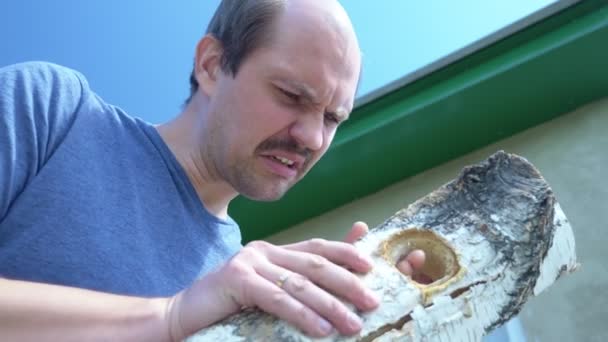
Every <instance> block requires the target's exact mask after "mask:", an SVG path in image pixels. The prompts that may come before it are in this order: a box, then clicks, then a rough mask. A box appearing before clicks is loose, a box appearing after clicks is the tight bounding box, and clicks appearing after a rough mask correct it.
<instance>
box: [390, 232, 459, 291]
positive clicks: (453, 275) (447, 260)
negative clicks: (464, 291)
mask: <svg viewBox="0 0 608 342" xmlns="http://www.w3.org/2000/svg"><path fill="white" fill-rule="evenodd" d="M417 249H420V250H422V251H424V253H425V256H426V258H425V262H424V265H423V266H422V268H421V269H419V270H416V271H415V272H417V273H418V277H416V278H418V279H427V280H428V281H425V282H424V283H421V282H419V281H416V280H415V279H416V278H414V277H409V276H406V275H404V276H406V277H408V278H409V279H410V280H411V281H412V282H413V283H414V284H415V285H416V286H417V287H419V288H420V289H421V290H422V294H423V298H424V301H425V302H428V301H430V299H431V297H432V296H433V294H435V293H437V292H439V291H442V290H443V289H445V288H446V287H447V285H448V284H450V283H452V282H454V281H457V280H458V279H460V278H461V276H462V274H463V272H464V270H463V268H462V267H461V266H460V264H459V262H458V256H457V254H456V252H455V251H454V249H453V248H452V247H451V246H450V244H449V243H448V242H447V241H446V240H445V239H443V238H442V237H440V236H439V235H437V234H435V233H434V232H433V231H431V230H426V229H418V228H410V229H407V230H403V231H401V232H399V233H396V234H394V235H392V236H391V237H390V238H388V239H387V240H385V241H384V242H383V243H382V245H381V254H382V257H383V258H384V259H385V260H386V261H387V262H388V263H389V264H391V265H393V266H395V268H396V267H397V263H398V262H399V261H401V260H402V259H403V258H404V257H406V256H407V255H409V253H411V252H412V251H414V250H417Z"/></svg>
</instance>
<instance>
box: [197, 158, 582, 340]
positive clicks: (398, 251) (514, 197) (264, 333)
mask: <svg viewBox="0 0 608 342" xmlns="http://www.w3.org/2000/svg"><path fill="white" fill-rule="evenodd" d="M356 245H357V247H358V248H359V249H360V250H362V251H367V252H368V253H369V255H370V256H371V257H372V259H373V260H374V265H375V267H374V269H373V270H372V271H371V272H370V273H369V274H367V275H365V276H361V278H362V279H363V281H364V282H365V283H366V284H367V286H368V287H369V288H371V289H372V290H374V291H375V292H376V293H377V294H378V295H379V297H380V298H381V304H380V307H379V309H377V310H375V311H372V312H369V313H359V314H360V315H361V318H362V320H363V322H364V327H363V330H362V331H361V332H360V334H359V335H357V336H351V337H345V336H339V335H337V334H335V335H332V336H330V337H327V338H324V339H319V341H412V342H413V341H479V340H481V338H482V336H483V335H485V334H486V333H488V332H490V331H491V330H493V329H494V328H496V327H498V326H500V325H501V324H503V323H504V322H506V321H507V320H509V319H510V318H511V317H513V316H514V315H516V314H517V313H518V312H519V311H520V310H521V308H522V306H523V305H524V303H525V302H526V301H527V300H528V298H529V297H530V296H536V295H538V294H540V293H541V292H542V291H543V290H544V289H546V288H547V287H549V286H550V285H551V284H553V283H554V282H555V281H556V280H557V279H558V278H559V277H560V276H561V275H563V274H565V273H569V272H572V271H574V270H575V269H576V267H577V262H576V254H575V249H574V237H573V233H572V229H571V227H570V224H569V223H568V220H567V219H566V216H565V215H564V213H563V211H562V210H561V208H560V206H559V204H558V203H557V202H556V200H555V198H554V195H553V192H552V191H551V189H550V187H549V185H548V184H547V182H546V181H545V180H544V179H543V178H542V176H541V175H540V173H539V172H538V170H536V169H535V168H534V166H532V165H531V164H530V163H529V162H528V161H526V160H525V159H524V158H521V157H519V156H515V155H511V154H507V153H504V152H502V151H500V152H497V153H496V154H494V155H492V156H491V157H490V158H488V159H487V160H485V161H483V162H482V163H480V164H477V165H473V166H470V167H467V168H465V169H464V170H463V171H462V172H461V174H460V176H459V177H458V178H457V179H455V180H453V181H451V182H449V183H448V184H446V185H444V186H442V187H441V188H439V189H437V190H435V191H433V192H432V193H430V194H428V195H427V196H425V197H423V198H421V199H420V200H418V201H416V202H415V203H413V204H412V205H410V206H409V207H408V208H406V209H403V210H401V211H399V212H397V213H396V214H395V215H394V216H393V217H391V218H389V219H388V220H387V221H386V222H385V223H383V224H381V225H380V226H378V227H376V228H374V229H372V230H371V231H370V233H368V234H367V235H366V236H365V237H364V238H363V239H362V240H360V241H358V242H357V243H356ZM415 248H422V249H424V250H425V251H426V253H427V262H426V265H425V268H424V269H423V270H422V272H423V273H425V274H426V275H427V276H430V277H431V278H432V279H433V282H432V283H430V284H427V285H425V284H419V283H416V282H415V281H413V280H412V279H411V278H409V277H407V276H404V275H403V274H401V273H400V272H399V271H398V270H397V269H396V268H395V264H396V262H397V261H398V259H399V258H400V257H402V256H403V255H404V254H407V253H408V251H409V250H412V249H415ZM309 340H311V339H310V338H309V337H307V336H306V335H303V334H302V333H301V332H300V331H298V330H297V329H295V328H294V327H292V326H290V325H289V324H288V323H286V322H283V321H280V320H277V319H275V318H274V317H272V316H270V315H267V314H265V313H262V312H260V311H257V310H253V309H250V310H248V311H245V312H241V313H239V314H237V315H234V316H233V317H230V318H228V319H226V320H224V321H222V322H220V323H218V324H216V325H214V326H211V327H209V328H207V329H204V330H201V331H200V332H198V333H197V334H195V335H194V336H192V337H190V338H189V339H188V341H191V342H194V341H223V342H228V341H309Z"/></svg>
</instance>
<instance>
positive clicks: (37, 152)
mask: <svg viewBox="0 0 608 342" xmlns="http://www.w3.org/2000/svg"><path fill="white" fill-rule="evenodd" d="M84 89H86V81H85V79H84V77H82V75H80V74H79V73H77V72H75V71H73V70H71V69H67V68H64V67H61V66H58V65H55V64H51V63H43V62H29V63H21V64H15V65H11V66H7V67H4V68H0V221H2V219H3V218H4V216H5V215H6V213H7V212H8V210H9V209H10V206H11V203H13V201H15V200H16V198H17V197H18V196H19V194H20V193H21V192H22V191H23V189H24V188H25V187H26V186H27V184H28V183H29V181H31V179H32V178H33V177H35V176H36V174H37V173H38V172H39V170H40V169H41V168H42V167H43V166H44V164H45V163H46V161H47V160H48V159H49V157H50V156H51V155H52V154H53V152H54V151H55V149H56V148H57V146H58V145H59V144H61V141H62V140H63V138H64V137H65V135H66V134H67V132H68V130H69V128H70V126H71V125H72V123H73V121H74V117H75V115H76V113H77V111H78V108H79V106H80V105H81V102H82V99H83V97H84V95H83V93H84Z"/></svg>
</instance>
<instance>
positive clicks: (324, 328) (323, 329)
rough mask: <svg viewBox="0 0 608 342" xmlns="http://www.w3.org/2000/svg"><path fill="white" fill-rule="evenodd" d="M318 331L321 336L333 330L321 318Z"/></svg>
mask: <svg viewBox="0 0 608 342" xmlns="http://www.w3.org/2000/svg"><path fill="white" fill-rule="evenodd" d="M319 329H320V330H321V333H322V334H323V335H327V334H329V333H330V332H331V331H332V330H333V327H332V325H331V324H330V323H329V322H328V321H326V320H324V319H323V318H320V319H319Z"/></svg>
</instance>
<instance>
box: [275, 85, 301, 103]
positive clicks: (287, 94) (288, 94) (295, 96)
mask: <svg viewBox="0 0 608 342" xmlns="http://www.w3.org/2000/svg"><path fill="white" fill-rule="evenodd" d="M279 90H280V91H281V93H282V94H283V95H284V96H285V97H287V98H288V99H290V100H291V101H294V102H298V101H299V100H300V95H298V94H294V93H292V92H290V91H287V90H285V89H283V88H279Z"/></svg>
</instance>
